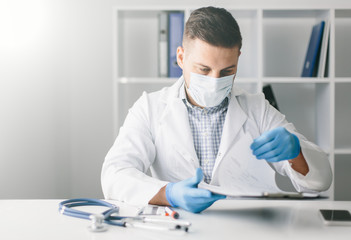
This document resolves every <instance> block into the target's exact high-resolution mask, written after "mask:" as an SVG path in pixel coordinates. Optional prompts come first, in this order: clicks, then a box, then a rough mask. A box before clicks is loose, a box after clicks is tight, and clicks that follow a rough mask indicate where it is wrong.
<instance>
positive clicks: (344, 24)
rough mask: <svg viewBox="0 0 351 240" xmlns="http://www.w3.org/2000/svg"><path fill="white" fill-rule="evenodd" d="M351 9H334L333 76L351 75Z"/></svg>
mask: <svg viewBox="0 0 351 240" xmlns="http://www.w3.org/2000/svg"><path fill="white" fill-rule="evenodd" d="M350 62H351V9H350V10H336V11H335V76H336V77H351V67H350Z"/></svg>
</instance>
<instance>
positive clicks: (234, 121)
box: [212, 91, 247, 177]
mask: <svg viewBox="0 0 351 240" xmlns="http://www.w3.org/2000/svg"><path fill="white" fill-rule="evenodd" d="M235 93H236V92H235V91H233V92H232V97H231V99H230V102H229V105H228V111H227V115H226V117H225V121H224V126H223V131H222V137H221V143H220V146H219V149H218V154H217V159H216V162H215V166H214V168H213V172H212V177H213V176H214V174H215V172H216V169H217V167H218V165H219V164H220V162H221V161H222V159H223V158H224V157H225V156H226V154H227V152H228V151H229V150H230V148H231V147H232V146H233V144H234V140H235V139H236V138H237V137H238V136H237V135H238V133H239V132H240V130H241V129H242V126H243V124H244V123H245V121H246V119H247V114H246V113H245V112H244V111H243V109H242V108H241V106H240V104H239V102H238V100H237V97H236V96H237V95H240V92H239V93H236V94H235Z"/></svg>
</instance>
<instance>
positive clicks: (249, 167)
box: [200, 135, 281, 196]
mask: <svg viewBox="0 0 351 240" xmlns="http://www.w3.org/2000/svg"><path fill="white" fill-rule="evenodd" d="M252 142H253V139H252V137H251V136H250V135H244V136H242V137H241V138H240V140H239V141H238V142H237V143H236V144H235V145H234V146H233V148H232V149H231V151H230V153H229V154H227V156H226V157H224V159H222V161H221V162H220V163H219V165H218V167H217V169H216V179H215V181H214V182H216V184H217V185H218V186H210V185H209V186H206V185H208V184H205V183H202V184H200V187H202V188H207V189H209V188H211V189H212V190H211V189H209V190H211V191H212V192H216V193H221V194H224V193H225V195H228V196H240V195H242V196H261V195H262V193H264V192H281V190H279V188H278V187H277V185H276V182H275V171H274V170H273V169H272V168H271V166H270V165H269V164H268V163H267V162H266V161H265V160H258V159H257V158H256V157H255V156H254V155H253V154H252V150H251V149H250V145H251V144H252Z"/></svg>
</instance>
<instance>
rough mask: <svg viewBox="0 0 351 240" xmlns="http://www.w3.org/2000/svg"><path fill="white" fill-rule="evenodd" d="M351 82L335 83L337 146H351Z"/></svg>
mask: <svg viewBox="0 0 351 240" xmlns="http://www.w3.org/2000/svg"><path fill="white" fill-rule="evenodd" d="M350 92H351V83H349V82H347V83H346V82H338V83H335V148H336V149H338V148H342V149H344V148H351V127H350V123H351V94H350Z"/></svg>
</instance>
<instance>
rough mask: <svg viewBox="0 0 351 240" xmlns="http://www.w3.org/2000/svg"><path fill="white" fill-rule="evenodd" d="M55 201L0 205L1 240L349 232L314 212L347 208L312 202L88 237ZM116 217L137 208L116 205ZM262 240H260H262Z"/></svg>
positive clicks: (227, 207)
mask: <svg viewBox="0 0 351 240" xmlns="http://www.w3.org/2000/svg"><path fill="white" fill-rule="evenodd" d="M59 202H60V200H0V239H46V240H47V239H53V240H55V239H60V240H62V239H75V240H79V239H94V240H95V239H96V240H98V239H114V240H115V239H162V240H167V239H201V240H203V239H211V240H218V239H255V240H257V239H269V240H272V239H280V240H281V239H284V240H285V239H298V238H301V239H308V238H310V239H311V238H312V239H333V240H334V239H349V238H350V236H351V226H350V227H339V226H337V227H336V226H325V225H324V224H323V222H322V220H321V219H320V216H319V214H318V209H320V208H334V209H347V210H349V211H351V202H332V201H317V200H313V201H312V200H300V201H295V200H294V201H293V200H285V201H284V200H221V201H218V202H216V203H215V204H214V205H213V206H211V207H210V208H209V209H207V210H206V211H204V212H202V213H200V214H193V213H189V212H186V211H184V210H179V213H180V215H181V219H183V220H187V221H190V222H191V223H192V226H191V227H190V230H189V232H188V233H185V232H174V231H173V232H171V231H155V230H143V229H135V228H121V227H114V226H110V227H109V229H108V231H107V232H102V233H92V232H90V231H88V229H87V226H88V225H89V224H90V223H89V221H87V220H83V219H77V218H72V217H68V216H63V215H61V214H59V212H58V203H59ZM116 205H119V206H120V207H121V214H135V213H136V212H137V210H138V209H137V208H135V207H131V206H127V205H125V204H121V203H116ZM262 237H263V238H262Z"/></svg>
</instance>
